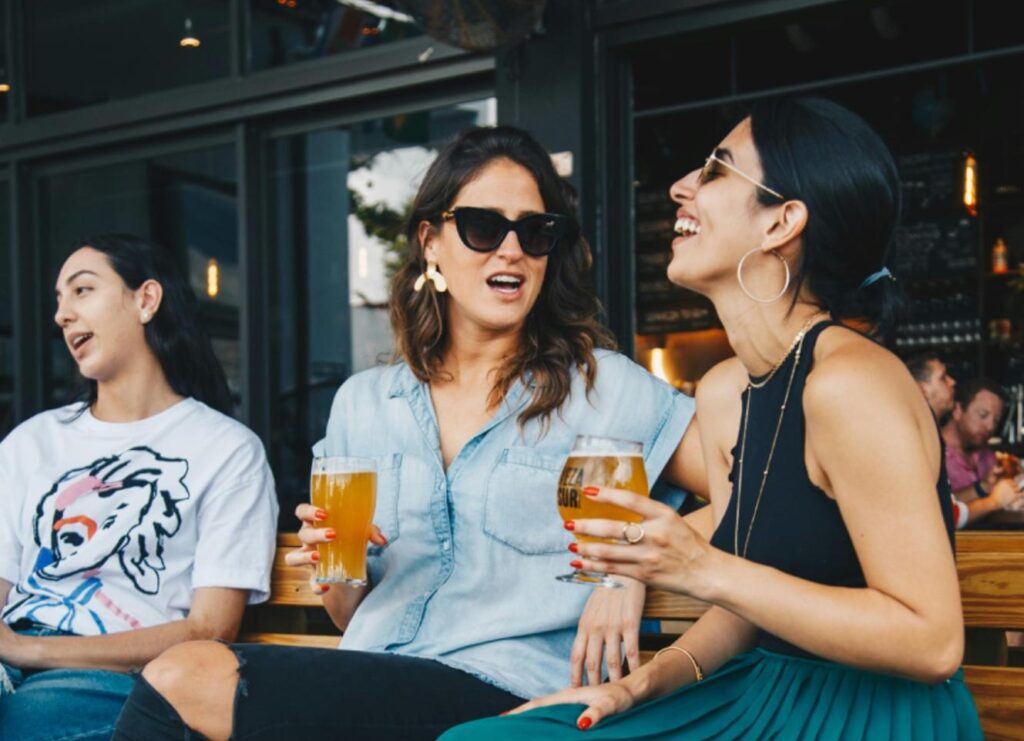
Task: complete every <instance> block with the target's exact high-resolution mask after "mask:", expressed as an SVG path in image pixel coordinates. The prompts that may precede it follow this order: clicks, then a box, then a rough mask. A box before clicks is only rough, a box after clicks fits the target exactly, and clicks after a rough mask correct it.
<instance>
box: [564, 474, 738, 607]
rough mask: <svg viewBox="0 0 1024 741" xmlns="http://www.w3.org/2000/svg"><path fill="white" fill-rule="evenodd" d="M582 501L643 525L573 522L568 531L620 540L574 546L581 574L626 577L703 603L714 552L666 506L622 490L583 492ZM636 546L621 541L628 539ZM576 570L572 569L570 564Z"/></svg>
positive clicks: (714, 555) (605, 521) (612, 521)
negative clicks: (615, 509) (620, 511)
mask: <svg viewBox="0 0 1024 741" xmlns="http://www.w3.org/2000/svg"><path fill="white" fill-rule="evenodd" d="M584 494H585V495H586V496H589V497H591V498H592V499H593V500H594V501H596V502H601V503H605V504H615V505H618V506H619V507H622V508H624V509H628V510H630V511H632V512H636V513H637V514H638V515H640V516H641V517H642V518H643V520H642V521H641V522H639V523H623V522H622V521H619V520H575V521H574V523H573V524H574V527H573V532H575V533H576V534H578V535H590V536H593V537H598V538H609V539H612V540H616V541H620V542H619V543H617V544H609V543H583V542H580V543H577V544H576V548H577V550H576V553H577V554H578V556H579V561H580V563H581V566H580V568H582V569H583V570H584V571H595V572H599V573H604V574H612V575H621V576H628V577H631V578H633V579H637V580H638V581H642V582H644V583H645V584H647V585H648V586H650V587H656V588H658V589H666V590H669V591H672V592H680V593H685V594H689V595H692V596H694V597H697V598H698V599H707V595H708V593H709V590H710V587H711V584H710V580H709V574H711V573H713V568H712V567H711V562H712V561H713V560H714V558H715V557H716V555H717V554H718V553H719V552H718V551H717V550H716V549H714V548H712V547H711V544H710V543H708V541H707V540H705V539H704V538H702V537H701V536H700V534H699V533H697V531H696V530H694V529H693V528H691V527H690V526H689V525H687V524H686V523H685V522H683V518H682V517H680V516H679V514H678V513H677V512H676V511H675V510H674V509H672V508H671V507H669V506H668V505H665V504H662V503H661V502H656V501H654V500H652V499H650V498H648V497H641V496H638V495H637V494H634V493H632V492H629V491H624V490H622V489H610V488H605V487H587V488H586V489H585V490H584ZM627 535H628V536H629V537H630V538H633V539H634V540H636V539H637V538H639V539H638V540H636V542H635V543H626V542H624V541H625V540H626V538H627ZM574 565H575V564H574Z"/></svg>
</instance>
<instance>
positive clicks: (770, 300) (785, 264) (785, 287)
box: [736, 247, 792, 304]
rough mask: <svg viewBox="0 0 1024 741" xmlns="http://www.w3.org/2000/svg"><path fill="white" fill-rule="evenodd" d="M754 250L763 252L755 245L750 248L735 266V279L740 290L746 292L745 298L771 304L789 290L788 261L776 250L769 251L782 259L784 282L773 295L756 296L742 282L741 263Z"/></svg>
mask: <svg viewBox="0 0 1024 741" xmlns="http://www.w3.org/2000/svg"><path fill="white" fill-rule="evenodd" d="M755 252H763V250H762V249H761V248H760V247H755V248H754V249H752V250H750V252H748V253H747V254H745V255H744V256H743V257H741V258H740V264H739V265H737V266H736V280H738V281H739V283H740V290H742V291H743V292H744V293H745V294H747V298H749V299H750V300H751V301H756V302H757V303H759V304H773V303H775V302H776V301H778V300H779V299H780V298H782V297H783V296H785V295H786V291H788V290H789V281H790V278H791V277H792V276H791V275H790V272H789V263H788V262H786V258H784V257H783V256H782V255H780V254H779V253H778V252H776V251H775V250H772V251H771V254H772V255H774V256H775V257H777V258H779V260H781V261H782V267H784V268H785V269H786V282H785V283H784V284H783V286H782V290H781V291H779V292H778V293H777V294H776V295H775V296H772V297H771V298H758V297H757V296H755V295H754V294H752V293H751V292H750V291H749V290H748V289H747V286H746V284H745V283H744V282H743V263H744V262H745V261H746V259H747V258H748V257H750V256H751V255H753V254H754V253H755Z"/></svg>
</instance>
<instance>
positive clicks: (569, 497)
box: [558, 435, 650, 587]
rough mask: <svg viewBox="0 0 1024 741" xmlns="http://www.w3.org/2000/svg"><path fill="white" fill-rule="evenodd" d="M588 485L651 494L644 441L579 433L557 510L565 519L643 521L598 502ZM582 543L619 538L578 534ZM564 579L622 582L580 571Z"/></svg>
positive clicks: (610, 584) (563, 477)
mask: <svg viewBox="0 0 1024 741" xmlns="http://www.w3.org/2000/svg"><path fill="white" fill-rule="evenodd" d="M588 486H604V487H610V488H614V489H626V490H627V491H631V492H633V493H634V494H639V495H640V496H644V497H646V496H649V495H650V490H649V488H648V485H647V472H646V470H645V469H644V457H643V444H642V443H638V442H633V441H631V440H615V439H613V438H606V437H596V436H592V435H580V436H579V437H577V438H576V444H575V445H574V446H573V451H572V452H571V453H570V454H569V458H568V459H567V460H566V462H565V465H564V466H563V467H562V475H561V477H560V478H559V480H558V513H559V514H560V515H561V516H562V520H563V521H567V520H583V519H601V520H619V521H620V522H623V523H625V522H640V521H641V520H642V519H643V518H642V517H641V516H640V515H638V514H637V513H636V512H632V511H630V510H627V509H623V508H622V507H618V506H616V505H614V504H607V503H601V502H595V501H594V500H593V499H591V498H590V497H588V496H586V495H585V494H584V493H583V489H584V488H586V487H588ZM576 539H577V540H579V541H581V542H601V541H604V542H608V543H617V542H619V541H617V540H614V539H606V538H594V537H591V536H586V535H576ZM558 578H559V579H561V580H562V581H571V582H575V583H577V584H596V585H600V586H606V587H621V586H622V585H621V584H620V583H619V582H617V581H615V580H614V579H610V578H608V577H607V576H606V575H604V574H591V573H588V572H583V571H577V572H575V573H572V574H565V575H564V576H559V577H558Z"/></svg>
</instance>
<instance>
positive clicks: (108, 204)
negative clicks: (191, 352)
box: [39, 144, 241, 405]
mask: <svg viewBox="0 0 1024 741" xmlns="http://www.w3.org/2000/svg"><path fill="white" fill-rule="evenodd" d="M39 196H40V212H41V244H42V246H43V250H44V251H43V262H44V265H43V280H44V281H45V285H44V287H43V296H45V297H47V299H46V300H47V303H46V304H45V305H44V316H47V317H49V316H51V315H52V313H53V306H52V299H50V298H49V297H50V296H52V295H53V287H52V283H53V281H54V280H55V278H56V275H57V273H58V272H59V270H60V265H61V263H62V262H63V260H64V258H65V257H67V251H68V248H69V247H70V245H71V244H72V243H73V242H74V241H76V240H78V239H80V238H82V237H85V236H88V235H89V234H96V233H100V232H128V233H131V234H137V235H139V236H141V237H145V238H147V239H151V240H153V241H155V242H158V243H160V244H163V245H164V246H166V247H168V248H169V249H171V250H172V251H173V252H174V253H175V254H176V255H177V256H178V259H179V261H180V262H179V265H180V267H181V269H182V270H183V271H186V272H187V274H188V276H189V282H190V283H191V285H192V289H193V290H194V291H195V293H196V297H197V298H198V299H199V312H200V317H201V319H202V323H203V326H204V327H205V328H206V331H207V333H209V335H210V338H211V340H212V341H213V349H214V352H215V353H216V354H217V358H218V359H219V360H220V362H221V364H222V365H223V366H224V371H225V373H226V374H227V378H228V385H229V386H230V388H231V392H232V394H233V395H234V397H235V399H236V404H237V400H238V398H239V384H240V380H241V358H240V357H239V351H240V346H239V311H240V299H241V278H240V275H239V266H238V226H237V204H236V181H235V164H234V147H233V146H232V145H230V144H225V145H221V146H216V147H210V148H206V149H200V150H195V151H191V152H181V153H175V154H171V155H164V156H160V157H153V158H149V159H138V160H132V161H128V162H122V163H119V164H113V165H106V166H104V167H97V168H92V169H87V170H76V171H72V172H66V173H61V174H55V175H51V176H47V177H44V178H42V179H41V182H40V192H39ZM50 365H51V367H50V371H49V376H50V377H49V382H48V383H46V384H45V386H46V388H47V393H49V394H50V396H49V398H48V399H47V401H48V403H49V404H50V405H54V404H59V403H63V402H65V401H66V400H67V399H68V398H69V396H73V395H74V394H75V393H76V391H77V388H78V384H77V379H76V374H75V367H74V364H73V363H72V360H71V356H70V355H69V354H68V352H67V349H66V348H65V346H64V342H63V339H62V338H61V337H60V335H59V334H58V333H57V331H56V329H54V332H53V339H52V342H51V350H50Z"/></svg>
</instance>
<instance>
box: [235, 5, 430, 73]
mask: <svg viewBox="0 0 1024 741" xmlns="http://www.w3.org/2000/svg"><path fill="white" fill-rule="evenodd" d="M366 7H371V6H366ZM372 7H374V10H373V11H370V10H367V9H364V8H357V7H353V6H351V5H346V4H343V3H341V2H339V1H338V0H250V4H249V8H250V13H251V18H252V66H253V69H267V68H269V67H280V66H283V65H286V64H291V63H293V62H301V61H304V60H306V59H316V58H318V57H325V56H330V55H332V54H343V53H345V52H350V51H355V50H357V49H367V48H370V47H373V46H379V45H381V44H386V43H388V42H390V41H398V40H400V39H406V38H412V37H413V36H420V35H421V34H422V32H421V31H420V30H419V28H417V26H416V25H415V24H414V23H413V22H412V19H411V18H409V17H408V16H406V15H403V14H402V13H399V12H397V11H393V10H390V9H388V8H385V7H383V4H382V5H381V6H372Z"/></svg>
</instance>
